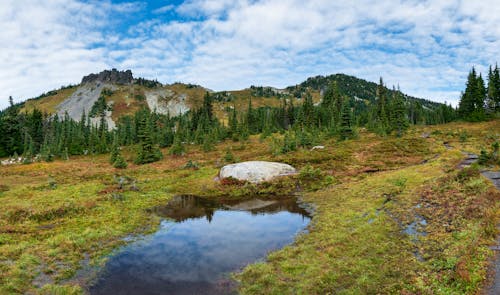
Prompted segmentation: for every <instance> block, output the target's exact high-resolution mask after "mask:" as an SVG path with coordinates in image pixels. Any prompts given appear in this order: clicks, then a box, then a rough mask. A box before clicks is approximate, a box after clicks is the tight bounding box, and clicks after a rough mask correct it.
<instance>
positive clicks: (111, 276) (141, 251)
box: [103, 211, 309, 284]
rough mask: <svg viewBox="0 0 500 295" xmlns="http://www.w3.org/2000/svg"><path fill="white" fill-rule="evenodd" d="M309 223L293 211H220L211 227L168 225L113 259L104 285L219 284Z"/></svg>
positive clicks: (199, 222) (194, 222) (206, 224)
mask: <svg viewBox="0 0 500 295" xmlns="http://www.w3.org/2000/svg"><path fill="white" fill-rule="evenodd" d="M308 222H309V219H308V218H303V217H302V216H301V215H300V214H296V213H290V212H279V213H274V214H269V215H266V214H258V215H255V214H251V213H249V212H244V211H216V212H215V214H214V216H213V219H212V221H211V222H210V223H209V222H207V220H206V219H189V220H186V221H184V222H181V223H175V224H172V223H170V222H168V223H164V224H162V226H161V228H160V230H159V231H158V232H157V233H155V234H153V235H152V236H151V237H150V238H148V239H147V241H145V242H144V241H142V242H141V241H139V242H137V243H134V244H133V245H130V246H128V247H126V248H125V249H124V251H123V252H121V253H120V254H118V255H117V256H116V257H113V258H112V259H111V260H110V262H109V263H108V265H107V270H108V275H107V276H105V278H104V279H105V280H104V281H103V282H106V281H108V282H110V283H112V282H113V281H116V283H118V282H120V283H119V284H126V281H127V279H131V278H140V280H142V281H143V282H145V283H146V282H147V283H148V284H157V283H158V282H161V281H164V282H185V283H189V282H208V281H209V282H215V281H216V280H217V279H219V278H220V276H221V274H223V273H226V272H230V271H233V270H235V269H238V268H240V267H242V266H244V265H245V264H248V263H250V262H252V261H255V260H257V259H259V258H262V257H264V256H265V255H266V254H267V253H268V252H269V251H271V250H275V249H278V248H281V247H283V246H284V245H286V244H288V243H291V242H292V241H293V238H294V236H295V235H296V234H297V232H299V231H300V230H302V229H303V228H304V227H305V226H307V223H308ZM122 275H123V276H126V278H122V277H121V276H122Z"/></svg>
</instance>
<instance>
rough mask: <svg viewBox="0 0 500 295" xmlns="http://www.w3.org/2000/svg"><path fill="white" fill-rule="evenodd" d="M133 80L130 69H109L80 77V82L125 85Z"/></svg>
mask: <svg viewBox="0 0 500 295" xmlns="http://www.w3.org/2000/svg"><path fill="white" fill-rule="evenodd" d="M133 80H134V77H133V76H132V71H131V70H126V71H118V70H116V69H112V70H111V71H109V70H105V71H102V72H100V73H99V74H90V75H88V76H85V77H83V79H82V84H85V83H91V82H102V83H110V84H119V85H126V84H131V83H132V81H133Z"/></svg>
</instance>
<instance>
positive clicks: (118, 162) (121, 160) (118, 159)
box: [113, 154, 128, 169]
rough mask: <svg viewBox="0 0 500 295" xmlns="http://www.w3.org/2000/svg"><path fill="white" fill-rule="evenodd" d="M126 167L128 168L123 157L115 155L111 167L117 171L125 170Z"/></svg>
mask: <svg viewBox="0 0 500 295" xmlns="http://www.w3.org/2000/svg"><path fill="white" fill-rule="evenodd" d="M127 166H128V164H127V161H125V159H124V158H123V156H122V155H121V154H117V155H116V159H115V162H114V163H113V167H115V168H118V169H125V168H127Z"/></svg>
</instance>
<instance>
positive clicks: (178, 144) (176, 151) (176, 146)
mask: <svg viewBox="0 0 500 295" xmlns="http://www.w3.org/2000/svg"><path fill="white" fill-rule="evenodd" d="M169 153H170V154H171V155H173V156H182V155H184V154H185V153H186V149H185V148H184V145H183V144H182V140H181V137H180V136H179V134H178V133H176V134H175V136H174V143H173V144H172V147H171V148H170V150H169Z"/></svg>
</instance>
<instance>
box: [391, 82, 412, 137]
mask: <svg viewBox="0 0 500 295" xmlns="http://www.w3.org/2000/svg"><path fill="white" fill-rule="evenodd" d="M392 104H393V108H392V112H391V113H392V116H391V125H392V126H391V127H392V128H391V129H393V130H395V131H396V135H397V137H401V136H402V135H403V133H404V132H405V131H406V130H407V129H408V126H409V123H408V120H407V118H406V107H405V104H404V101H403V95H402V93H401V91H400V90H399V88H398V90H397V91H395V92H394V99H393V102H392Z"/></svg>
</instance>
